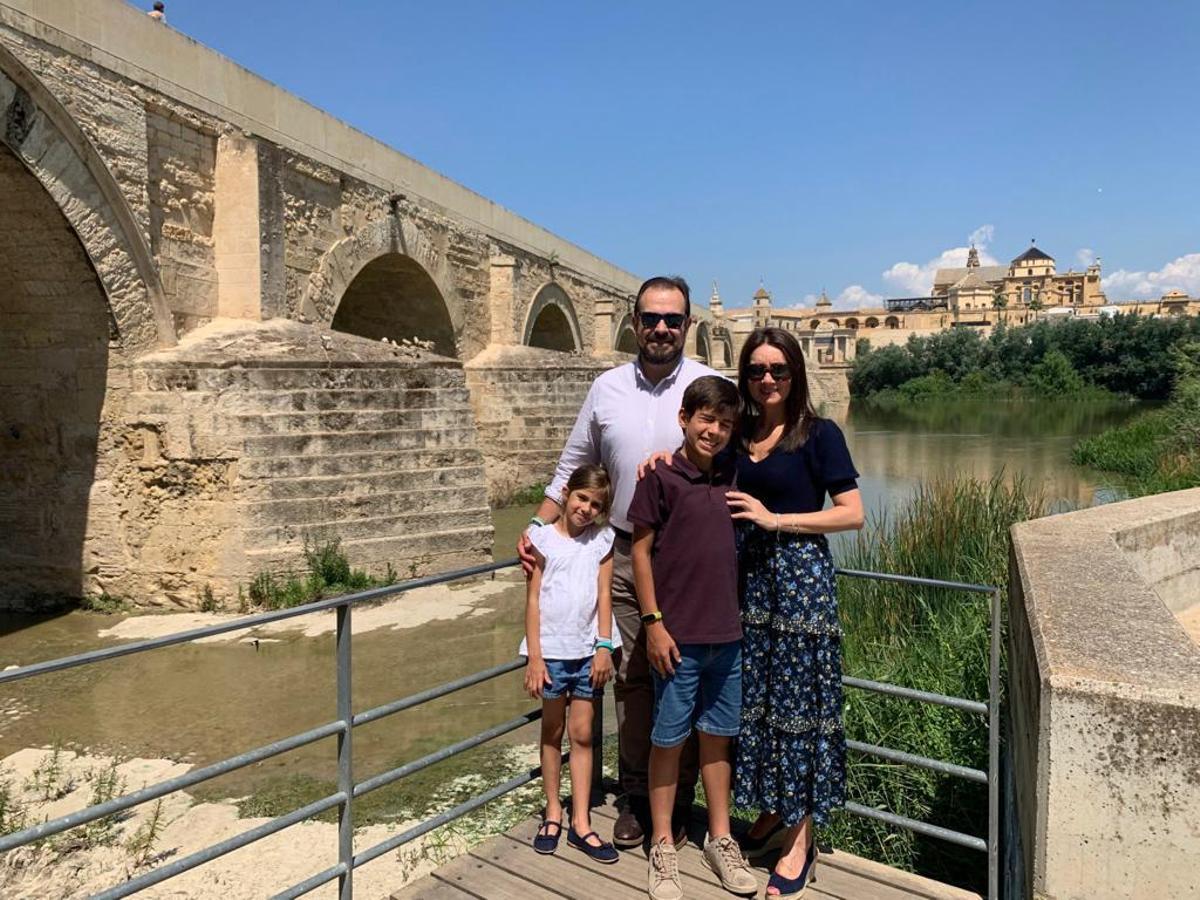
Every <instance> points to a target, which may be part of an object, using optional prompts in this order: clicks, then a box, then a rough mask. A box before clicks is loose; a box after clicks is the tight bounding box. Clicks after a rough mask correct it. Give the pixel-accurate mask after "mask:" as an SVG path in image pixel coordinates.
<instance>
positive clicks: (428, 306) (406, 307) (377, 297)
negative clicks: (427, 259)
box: [331, 253, 457, 356]
mask: <svg viewBox="0 0 1200 900" xmlns="http://www.w3.org/2000/svg"><path fill="white" fill-rule="evenodd" d="M331 327H332V328H333V330H334V331H344V332H347V333H348V334H357V335H359V336H360V337H365V338H371V339H373V340H381V339H383V338H388V339H389V340H391V341H395V342H397V343H398V342H400V341H403V340H406V339H407V340H412V339H416V340H420V341H428V342H429V343H431V344H432V351H433V352H434V353H437V354H440V355H441V356H456V355H457V346H456V343H455V339H454V325H453V324H452V323H451V321H450V312H449V310H448V309H447V307H446V301H445V298H443V297H442V293H441V291H440V290H438V286H437V284H436V283H435V282H434V280H433V278H431V277H430V275H429V273H428V272H426V271H425V269H424V268H422V266H421V264H420V263H418V262H417V261H416V260H415V259H413V258H412V257H410V256H405V255H403V254H401V253H386V254H384V255H383V256H379V257H377V258H375V259H373V260H371V262H369V263H367V264H366V265H365V266H363V267H362V269H361V270H360V271H359V273H358V274H357V275H356V276H355V277H354V280H353V281H351V282H350V285H349V287H347V288H346V292H345V293H344V294H343V295H342V299H341V302H339V303H338V307H337V312H336V313H335V314H334V316H333V322H332V326H331Z"/></svg>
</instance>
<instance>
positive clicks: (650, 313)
mask: <svg viewBox="0 0 1200 900" xmlns="http://www.w3.org/2000/svg"><path fill="white" fill-rule="evenodd" d="M691 312H692V308H691V296H690V292H689V290H688V285H687V282H686V281H684V280H683V279H682V278H679V277H665V276H656V277H654V278H650V279H648V280H647V281H645V282H644V283H643V284H642V286H641V287H640V288H639V289H638V293H637V299H636V300H635V301H634V306H633V324H634V330H635V332H636V334H637V344H638V355H637V359H636V360H634V361H633V362H631V363H627V364H625V365H622V366H618V367H616V368H615V369H610V370H609V371H607V372H605V373H604V374H602V375H601V376H600V377H599V378H597V379H596V380H595V381H594V382H593V383H592V387H591V389H590V390H589V391H588V394H587V398H586V399H585V400H584V401H583V407H582V408H581V409H580V410H579V417H578V418H577V419H576V420H575V427H574V428H572V429H571V435H570V437H568V438H567V444H566V446H565V447H564V448H563V451H562V455H561V457H560V458H559V460H558V466H557V468H556V469H555V472H554V479H553V480H552V481H551V482H550V484H549V485H548V486H547V488H546V499H545V500H543V501H542V505H541V506H540V507H538V510H537V514H536V515H535V516H534V517H533V519H532V520H531V522H532V523H535V524H540V523H543V522H553V521H554V520H555V519H557V518H558V516H559V514H560V512H561V510H560V508H559V505H558V498H560V497H561V496H562V489H563V485H565V484H566V481H567V478H568V476H569V475H570V474H571V472H573V471H574V470H575V468H576V467H578V466H581V465H583V464H584V463H602V464H603V465H604V466H605V468H607V469H608V474H609V477H610V478H611V479H612V484H613V502H612V510H611V513H610V517H609V521H610V523H611V524H612V526H613V530H614V531H615V532H616V540H615V541H614V543H613V586H612V600H613V612H614V613H615V614H616V617H617V627H618V629H619V630H620V632H621V643H622V650H621V658H620V661H619V664H618V666H617V677H616V682H615V685H614V688H615V689H614V695H615V699H616V703H617V739H618V744H619V758H620V782H621V789H622V791H623V792H624V793H625V797H626V803H625V806H624V808H623V809H622V811H621V814H620V815H619V816H618V818H617V822H616V824H615V825H614V827H613V843H615V844H616V845H617V846H618V847H636V846H637V845H638V844H640V843H641V842H642V838H643V836H644V834H645V830H646V828H647V827H648V825H649V802H648V800H647V792H648V771H649V764H650V728H651V716H652V714H653V710H654V685H653V682H652V681H651V678H650V665H649V662H648V660H647V658H646V637H645V632H644V629H643V627H642V621H641V613H640V610H639V609H638V602H637V597H636V594H635V591H634V584H633V564H632V562H631V561H630V541H631V533H630V532H631V531H632V529H633V526H632V524H631V523H630V521H629V518H628V513H629V502H630V500H632V499H633V491H634V488H635V487H636V486H637V467H638V464H639V463H640V462H642V461H643V460H644V459H646V457H648V456H649V455H650V454H651V453H655V452H657V451H659V450H674V449H676V448H678V447H679V446H680V444H681V443H682V440H683V430H682V429H681V427H680V425H679V409H680V405H681V402H682V400H683V392H684V391H685V390H686V389H687V387H688V385H690V384H691V383H692V382H693V381H695V380H696V379H697V378H699V377H701V376H703V375H715V374H717V373H716V372H714V371H713V370H712V369H710V368H708V366H705V365H702V364H701V363H698V362H696V361H694V360H690V359H687V358H685V357H684V355H683V347H684V343H685V342H686V340H687V333H688V328H689V326H690V325H691ZM517 554H518V555H519V556H520V557H521V560H522V563H523V564H524V565H525V566H526V571H528V569H529V566H531V565H532V564H533V556H532V554H531V552H530V547H529V541H528V537H527V536H526V535H522V536H521V539H520V541H518V543H517ZM697 771H698V759H697V754H696V742H695V739H694V738H693V739H692V740H691V741H689V744H688V746H687V747H686V748H685V750H684V754H683V759H682V761H681V765H680V776H679V793H678V795H677V798H676V802H677V806H676V815H675V817H674V819H675V826H674V832H675V839H676V843H677V844H681V843H682V842H683V841H684V840H686V830H685V825H686V822H687V814H688V812H689V811H690V809H691V805H692V800H693V799H694V793H695V787H696V776H697Z"/></svg>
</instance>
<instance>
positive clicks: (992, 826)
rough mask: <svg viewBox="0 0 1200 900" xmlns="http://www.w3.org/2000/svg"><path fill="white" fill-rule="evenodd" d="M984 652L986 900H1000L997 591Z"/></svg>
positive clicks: (998, 625) (995, 591)
mask: <svg viewBox="0 0 1200 900" xmlns="http://www.w3.org/2000/svg"><path fill="white" fill-rule="evenodd" d="M991 605H992V616H991V618H992V628H991V632H992V633H991V639H992V640H991V648H990V650H989V652H988V900H999V897H1000V621H1001V618H1000V588H995V589H993V590H992V604H991Z"/></svg>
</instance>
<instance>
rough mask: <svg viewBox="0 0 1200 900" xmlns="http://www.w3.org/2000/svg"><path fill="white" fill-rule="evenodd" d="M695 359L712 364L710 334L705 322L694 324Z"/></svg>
mask: <svg viewBox="0 0 1200 900" xmlns="http://www.w3.org/2000/svg"><path fill="white" fill-rule="evenodd" d="M696 359H698V360H700V361H701V362H703V363H705V364H706V365H709V366H711V365H712V364H713V343H712V335H711V334H709V327H708V323H707V322H699V323H697V325H696Z"/></svg>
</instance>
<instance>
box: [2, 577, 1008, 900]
mask: <svg viewBox="0 0 1200 900" xmlns="http://www.w3.org/2000/svg"><path fill="white" fill-rule="evenodd" d="M517 563H518V561H517V560H516V559H510V560H505V561H503V562H497V563H488V564H485V565H479V566H472V567H470V568H466V569H458V570H456V571H453V572H447V573H444V574H441V575H431V576H428V577H424V578H415V579H411V580H409V581H404V582H400V583H398V584H392V585H387V586H384V587H379V588H373V589H371V590H366V591H361V592H358V593H355V594H346V595H344V596H341V597H333V598H330V599H328V600H321V601H318V602H316V603H309V604H306V605H304V606H298V607H292V608H290V609H281V610H275V611H272V612H266V613H261V614H258V615H253V616H247V617H244V618H239V619H235V620H233V621H229V622H222V623H220V624H217V625H209V626H205V627H203V628H193V629H190V630H188V631H181V632H179V633H177V634H172V635H167V636H165V637H158V638H151V639H149V640H144V641H134V642H131V643H128V644H121V645H118V646H115V647H106V648H104V649H102V650H93V651H90V652H87V653H80V654H76V655H74V656H66V657H62V658H60V659H53V660H48V661H46V662H40V663H33V664H31V665H28V666H22V667H20V668H16V669H9V670H7V671H4V672H0V685H3V684H9V683H12V682H16V681H21V680H23V679H26V678H32V677H34V676H37V675H46V674H49V673H51V672H59V671H62V670H64V669H73V668H77V667H79V666H86V665H92V664H94V663H99V662H103V661H105V660H110V659H117V658H118V657H122V656H130V655H132V654H135V653H144V652H147V651H150V650H157V649H160V648H162V647H170V646H173V645H176V644H186V643H190V642H192V641H196V640H199V639H201V638H208V637H213V636H214V635H220V634H227V633H229V632H231V631H241V630H243V629H247V628H255V627H258V626H260V625H265V624H267V623H270V622H279V621H282V620H284V619H293V618H297V617H299V616H305V615H312V614H313V613H318V612H324V611H327V610H335V611H336V615H337V625H336V632H335V653H334V660H335V666H336V673H337V686H336V707H337V709H336V718H335V719H333V720H332V721H330V722H327V723H325V724H324V725H320V726H318V727H316V728H310V729H309V730H307V731H303V732H300V733H298V734H293V735H290V736H288V737H285V738H282V739H280V740H278V741H275V742H273V743H270V744H264V745H263V746H261V747H257V748H255V749H253V750H248V751H246V752H244V753H239V754H237V755H236V756H231V757H228V758H227V759H223V760H221V761H219V762H215V763H212V764H211V765H207V766H202V767H201V768H198V769H194V770H192V771H190V772H187V773H185V774H183V775H179V776H176V777H174V778H169V779H167V780H165V781H160V782H158V783H156V784H152V785H148V786H146V787H143V788H142V789H141V790H138V791H134V792H132V793H130V794H126V795H124V796H122V797H117V798H115V799H112V800H109V801H107V802H104V803H98V804H95V805H93V806H89V807H87V808H85V809H82V810H78V811H76V812H72V813H67V814H66V815H63V816H59V817H58V818H56V819H50V820H48V821H45V822H43V823H41V824H39V825H34V826H32V827H30V828H26V829H23V830H21V831H16V832H13V833H12V834H8V835H5V836H3V837H0V853H5V852H7V851H9V850H13V849H16V848H17V847H22V846H24V845H26V844H30V843H33V842H35V841H39V840H42V839H44V838H47V837H50V836H52V835H55V834H60V833H62V832H64V831H68V830H70V829H71V828H75V827H77V826H79V825H85V824H87V823H88V822H94V821H96V820H98V819H103V818H106V817H108V816H113V815H117V814H119V813H122V812H125V811H127V810H129V809H132V808H133V807H135V806H140V805H141V804H143V803H148V802H150V801H153V800H157V799H158V798H160V797H164V796H166V795H167V794H170V793H173V792H175V791H180V790H185V789H187V788H190V787H194V786H195V785H198V784H201V783H203V782H205V781H209V780H211V779H213V778H217V777H219V776H221V775H225V774H228V773H229V772H233V771H235V770H237V769H241V768H244V767H245V766H249V765H253V764H254V763H259V762H262V761H263V760H266V759H270V758H272V757H274V756H278V755H280V754H282V753H287V752H288V751H291V750H295V749H298V748H300V747H304V746H307V745H308V744H312V743H315V742H316V741H319V740H323V739H324V738H327V737H332V736H335V735H336V736H337V767H338V777H337V790H336V791H334V793H332V794H329V795H328V796H326V797H323V798H321V799H320V800H315V801H313V802H312V803H308V804H306V805H305V806H302V807H300V808H299V809H296V810H293V811H292V812H290V813H287V814H285V815H282V816H278V817H276V818H274V819H271V820H270V821H268V822H264V823H263V824H262V825H259V826H257V827H255V828H251V829H250V830H248V831H245V832H243V833H242V834H239V835H236V836H234V837H231V838H227V839H226V840H223V841H220V842H218V843H216V844H211V845H209V846H207V847H204V848H202V849H200V850H197V851H196V852H194V853H191V854H189V855H188V856H185V857H182V858H180V859H177V860H174V861H172V862H169V863H166V864H165V865H162V866H158V867H156V868H153V869H150V870H149V871H147V872H144V873H142V874H140V875H137V876H136V877H133V878H130V879H128V880H127V881H124V882H122V883H121V884H118V885H115V886H113V887H111V888H109V889H108V890H105V891H103V892H102V893H99V894H97V895H95V896H96V897H97V898H101V900H115V898H118V897H127V896H129V895H130V894H134V893H136V892H138V891H141V890H144V889H145V888H148V887H150V886H152V885H155V884H159V883H160V882H163V881H166V880H167V879H170V878H174V877H175V876H177V875H181V874H182V873H184V872H186V871H188V870H190V869H194V868H195V867H197V866H200V865H203V864H204V863H207V862H211V861H212V860H214V859H217V858H219V857H221V856H224V855H225V854H227V853H232V852H233V851H234V850H238V849H241V848H242V847H246V846H248V845H250V844H252V843H254V842H256V841H260V840H262V839H263V838H266V837H269V836H270V835H272V834H276V833H277V832H280V831H282V830H284V829H285V828H290V827H291V826H292V825H296V824H298V823H299V822H302V821H304V820H305V819H309V818H312V817H313V816H316V815H320V814H321V813H323V812H325V811H327V810H330V809H333V808H334V807H337V809H338V862H337V864H336V865H334V866H330V867H329V868H327V869H325V870H323V871H321V872H318V873H316V874H315V875H312V876H310V877H309V878H306V879H304V880H303V881H301V882H299V883H297V884H295V885H293V886H291V887H290V888H287V889H286V890H284V891H282V892H280V893H278V894H276V895H275V896H276V898H293V897H300V896H302V895H304V894H306V893H308V892H309V891H312V890H315V889H316V888H318V887H320V886H321V885H323V884H326V883H328V882H330V881H333V880H334V879H337V880H338V885H339V896H340V897H341V898H342V900H350V898H351V897H352V896H353V891H354V886H353V883H354V870H355V869H356V868H358V867H359V866H362V865H364V864H366V863H369V862H371V861H372V860H374V859H378V858H379V857H380V856H382V855H384V854H385V853H389V852H391V851H392V850H395V849H398V848H399V847H402V846H404V845H405V844H407V843H409V842H411V841H414V840H416V839H417V838H419V837H421V836H422V835H425V834H428V833H429V832H431V831H433V830H435V829H437V828H440V827H441V826H443V825H446V824H448V823H449V822H453V821H454V820H455V819H458V818H461V817H462V816H465V815H467V814H469V813H471V812H473V811H475V810H477V809H479V808H480V807H482V806H484V805H485V804H487V803H490V802H491V801H493V800H495V799H497V798H498V797H502V796H504V795H505V794H508V793H510V792H512V791H515V790H517V789H518V788H520V787H522V786H524V785H526V784H529V783H530V782H531V781H534V780H536V779H537V778H538V777H539V776H540V775H541V768H540V767H536V768H532V769H530V770H529V771H527V772H523V773H522V774H520V775H517V776H516V777H514V778H510V779H509V780H507V781H505V782H503V783H502V784H498V785H496V786H495V787H492V788H490V789H489V790H487V791H484V792H483V793H480V794H478V795H476V796H474V797H472V798H470V799H469V800H465V801H463V802H462V803H459V804H458V805H457V806H454V807H453V808H451V809H448V810H445V811H444V812H441V813H438V814H437V815H435V816H433V817H431V818H429V819H427V820H425V821H424V822H421V823H420V824H418V825H415V826H413V827H411V828H408V829H407V830H405V831H403V832H401V833H399V834H396V835H393V836H391V837H389V838H387V839H386V840H383V841H380V842H379V843H378V844H375V845H374V846H372V847H370V848H368V849H366V850H362V851H360V852H358V853H355V851H354V829H353V808H354V801H355V800H357V799H358V798H359V797H361V796H363V795H364V794H366V793H368V792H370V791H373V790H377V789H378V788H381V787H384V786H386V785H389V784H392V783H394V782H396V781H399V780H400V779H402V778H405V777H407V776H409V775H413V774H415V773H417V772H420V771H422V770H423V769H427V768H429V767H430V766H433V765H436V764H437V763H440V762H443V761H444V760H447V759H450V758H451V757H453V756H456V755H458V754H460V753H464V752H466V751H468V750H471V749H474V748H476V747H479V746H482V745H483V744H486V743H487V742H489V741H492V740H495V739H496V738H498V737H501V736H502V735H505V734H509V733H510V732H513V731H516V730H517V729H519V728H522V727H524V726H526V725H529V724H531V723H533V722H536V721H537V720H538V719H540V718H541V716H542V713H541V710H540V709H534V710H531V711H529V712H527V713H524V714H522V715H520V716H517V717H516V718H514V719H509V720H508V721H507V722H502V723H500V724H499V725H495V726H493V727H491V728H488V729H486V730H484V731H481V732H479V733H478V734H476V735H473V736H471V737H468V738H465V739H463V740H461V741H458V742H456V743H453V744H450V745H448V746H445V747H442V748H441V749H439V750H435V751H434V752H432V753H429V754H427V755H426V756H422V757H421V758H419V759H415V760H413V761H411V762H408V763H405V764H404V765H402V766H397V767H396V768H394V769H390V770H388V771H387V772H383V773H381V774H378V775H374V776H372V777H370V778H368V779H366V780H365V781H360V782H355V781H354V776H353V765H352V749H353V735H354V729H355V727H357V726H359V725H365V724H367V723H368V722H375V721H377V720H379V719H382V718H385V717H386V716H391V715H395V714H396V713H399V712H403V711H404V710H407V709H412V708H413V707H415V706H419V705H421V704H423V703H427V702H429V701H431V700H435V699H437V698H439V697H445V696H446V695H447V694H452V693H454V692H456V691H460V690H463V689H464V688H468V687H471V686H473V685H477V684H482V683H483V682H486V681H490V680H491V679H493V678H498V677H500V676H502V675H505V674H507V673H509V672H514V671H516V670H518V669H521V668H523V667H524V666H525V661H524V660H523V659H515V660H512V661H510V662H506V663H501V664H500V665H496V666H492V667H491V668H488V669H483V670H481V671H479V672H475V673H474V674H471V675H466V676H463V677H461V678H457V679H455V680H453V681H448V682H446V683H445V684H441V685H438V686H436V687H433V688H429V689H427V690H424V691H420V692H418V693H415V694H411V695H410V696H407V697H404V698H402V699H399V700H395V701H393V702H391V703H386V704H384V705H382V706H376V707H373V708H371V709H368V710H365V711H363V712H360V713H355V712H354V710H353V707H352V704H351V694H350V686H351V661H352V644H351V627H350V626H351V610H352V609H353V608H354V606H355V605H356V604H361V603H365V602H368V601H372V600H379V599H382V598H384V597H388V596H392V595H394V594H401V593H404V592H405V591H409V590H413V589H415V588H420V587H429V586H432V585H437V584H445V583H447V582H451V581H457V580H460V579H463V578H470V577H473V576H478V575H484V574H488V573H492V572H497V571H500V570H503V569H508V568H511V567H513V566H516V565H517ZM838 574H839V575H841V576H843V577H847V578H866V579H871V580H875V581H884V582H893V583H899V584H907V585H913V586H920V587H933V588H942V589H949V590H956V591H967V592H971V593H980V594H990V595H991V647H990V652H989V659H990V671H989V697H988V702H986V703H983V702H979V701H975V700H968V699H965V698H961V697H950V696H946V695H943V694H933V693H929V692H927V691H919V690H914V689H912V688H908V687H902V686H899V685H893V684H887V683H884V682H878V681H867V680H864V679H860V678H852V677H849V676H846V677H843V679H842V682H843V684H844V685H846V686H847V687H851V688H856V689H862V690H867V691H874V692H877V693H882V694H889V695H892V696H895V697H899V698H904V699H907V700H915V701H919V702H923V703H933V704H938V705H941V706H948V707H952V708H954V709H959V710H962V711H964V712H968V713H973V714H980V715H986V716H987V717H988V771H987V772H983V771H981V770H978V769H971V768H967V767H965V766H959V765H955V764H953V763H949V762H945V761H943V760H937V759H930V758H928V757H923V756H917V755H914V754H911V753H905V752H903V751H900V750H895V749H892V748H889V747H883V746H876V745H873V744H865V743H862V742H859V741H847V745H848V747H849V748H850V749H852V750H854V751H856V752H860V753H867V754H871V755H874V756H878V757H880V758H882V759H887V760H889V761H892V762H897V763H902V764H905V765H913V766H919V767H922V768H926V769H931V770H933V771H936V772H940V773H943V774H946V775H950V776H953V777H956V778H962V779H966V780H968V781H974V782H978V783H982V784H987V786H988V837H987V839H986V840H984V839H983V838H979V837H976V836H973V835H969V834H963V833H962V832H958V831H952V830H950V829H947V828H943V827H940V826H938V825H934V824H930V823H926V822H921V821H918V820H916V819H911V818H907V817H905V816H899V815H896V814H895V813H891V812H888V811H886V810H879V809H873V808H871V807H866V806H862V805H860V804H856V803H847V804H846V810H847V812H850V813H852V814H854V815H857V816H863V817H866V818H870V819H875V820H878V821H882V822H886V823H887V824H889V825H893V826H896V827H899V828H904V829H907V830H909V831H913V832H916V833H918V834H922V835H926V836H929V837H934V838H938V839H940V840H944V841H949V842H950V843H953V844H958V845H960V846H963V847H969V848H971V849H973V850H979V851H982V852H984V853H986V854H987V860H988V861H987V867H988V896H989V898H990V900H996V898H997V897H998V896H999V894H998V890H997V877H998V876H997V872H998V868H997V866H998V858H999V856H998V835H999V793H998V789H999V779H998V748H999V702H1000V591H999V589H998V588H994V587H989V586H987V585H978V584H965V583H961V582H952V581H939V580H936V579H931V578H916V577H911V576H906V575H889V574H883V573H878V572H861V571H854V570H846V569H839V570H838ZM598 712H599V711H598ZM599 721H601V720H600V719H599V717H598V722H599ZM601 731H602V727H597V728H596V729H595V737H594V740H595V741H596V742H597V743H598V742H599V740H600V734H601ZM567 756H569V754H564V759H565V758H566V757H567ZM596 759H597V760H598V762H597V764H596V765H595V767H594V771H595V774H596V775H598V774H599V771H600V768H601V765H600V763H599V760H600V759H601V757H600V756H599V755H597V757H596Z"/></svg>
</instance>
